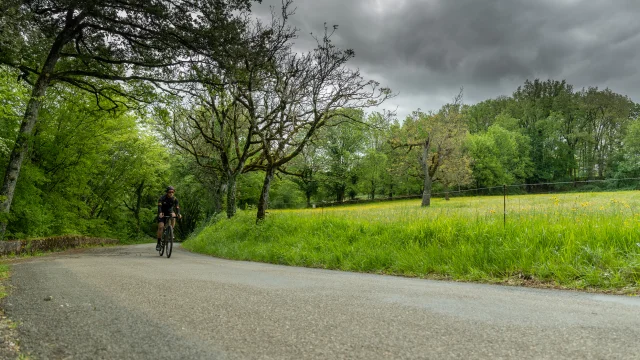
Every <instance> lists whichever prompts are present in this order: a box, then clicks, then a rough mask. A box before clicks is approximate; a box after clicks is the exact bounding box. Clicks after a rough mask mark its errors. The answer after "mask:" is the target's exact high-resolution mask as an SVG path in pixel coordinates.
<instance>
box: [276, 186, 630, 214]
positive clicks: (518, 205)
mask: <svg viewBox="0 0 640 360" xmlns="http://www.w3.org/2000/svg"><path fill="white" fill-rule="evenodd" d="M623 190H640V178H618V179H595V180H576V181H561V182H543V183H525V184H510V185H506V184H505V185H500V186H491V187H477V188H470V189H455V190H447V191H435V192H432V193H431V198H432V199H447V200H448V199H452V198H466V199H468V200H469V201H470V204H468V208H471V209H473V208H474V207H480V206H486V205H482V202H478V203H473V200H475V199H477V198H479V197H481V196H495V197H498V196H500V197H502V199H501V200H502V201H501V204H500V205H501V207H502V209H501V210H502V214H503V216H502V218H503V219H502V220H503V223H505V224H506V222H507V213H508V212H509V211H514V210H521V209H524V208H527V207H530V206H531V205H530V204H527V203H526V202H527V200H526V197H524V198H523V197H520V196H519V195H535V194H572V193H573V194H575V195H576V198H575V199H574V203H575V204H579V203H580V202H581V201H582V204H584V203H585V202H584V201H583V200H584V199H582V200H581V197H583V196H584V194H585V193H595V192H617V191H623ZM422 196H423V195H422V194H411V195H401V196H393V197H380V198H376V199H350V200H345V201H342V202H337V201H317V202H312V203H311V208H314V209H319V210H322V209H324V208H332V207H340V206H348V205H359V204H373V203H381V202H394V201H401V200H412V199H421V198H422ZM514 196H518V198H517V202H516V200H515V199H510V197H514ZM494 200H495V199H494ZM565 200H566V197H565ZM496 203H497V202H496V201H493V202H492V206H493V209H492V210H491V211H492V212H498V211H499V209H497V208H495V205H496ZM305 206H306V205H304V204H300V203H299V202H297V203H295V204H294V203H287V202H282V201H280V202H279V203H278V208H301V207H305ZM436 206H437V205H436ZM270 207H271V206H270ZM272 208H274V207H272ZM536 209H538V210H540V211H545V208H544V205H540V207H539V208H536ZM632 210H633V209H632Z"/></svg>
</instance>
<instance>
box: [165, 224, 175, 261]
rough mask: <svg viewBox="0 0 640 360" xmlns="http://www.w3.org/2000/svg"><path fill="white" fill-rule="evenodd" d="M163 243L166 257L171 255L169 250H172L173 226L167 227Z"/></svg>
mask: <svg viewBox="0 0 640 360" xmlns="http://www.w3.org/2000/svg"><path fill="white" fill-rule="evenodd" d="M164 245H165V247H166V251H167V259H168V258H170V257H171V251H172V250H173V226H169V227H168V228H167V237H166V239H165V241H164Z"/></svg>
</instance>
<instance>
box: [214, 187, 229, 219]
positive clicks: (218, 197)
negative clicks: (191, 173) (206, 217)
mask: <svg viewBox="0 0 640 360" xmlns="http://www.w3.org/2000/svg"><path fill="white" fill-rule="evenodd" d="M226 187H227V184H225V183H224V182H222V181H220V184H219V185H218V186H216V190H215V193H214V194H213V211H214V213H215V214H219V213H221V212H222V196H223V194H224V191H225V189H226Z"/></svg>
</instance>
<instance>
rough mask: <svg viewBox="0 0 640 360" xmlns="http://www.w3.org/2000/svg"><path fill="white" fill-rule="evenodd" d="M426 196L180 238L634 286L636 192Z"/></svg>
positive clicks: (433, 268) (286, 215) (639, 274)
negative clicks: (428, 199)
mask: <svg viewBox="0 0 640 360" xmlns="http://www.w3.org/2000/svg"><path fill="white" fill-rule="evenodd" d="M502 204H503V198H502V197H474V198H455V199H451V200H450V201H445V200H441V199H435V200H434V201H433V202H432V206H431V207H429V208H421V207H420V202H419V200H418V201H401V202H392V203H378V204H372V205H360V206H349V207H337V208H325V209H312V210H311V209H310V210H279V211H271V212H270V213H269V215H268V217H267V219H266V220H265V221H264V222H263V223H261V224H258V225H256V224H255V220H254V219H255V214H254V213H253V212H239V213H238V215H237V216H236V217H234V218H233V219H231V220H227V219H225V220H221V221H219V222H217V223H215V224H213V225H211V226H210V227H208V228H206V229H204V230H202V231H201V232H200V233H199V234H198V235H197V236H195V237H193V238H191V239H189V240H188V241H186V242H185V243H184V246H185V247H186V248H188V249H190V250H192V251H195V252H201V253H205V254H211V255H215V256H220V257H225V258H231V259H240V260H252V261H262V262H270V263H276V264H287V265H297V266H309V267H321V268H329V269H339V270H348V271H361V272H375V273H387V274H397V275H405V276H419V277H443V278H449V279H456V280H467V281H489V282H513V281H515V282H530V283H536V284H552V285H556V286H561V287H567V288H577V289H585V288H598V289H603V290H618V291H624V292H637V291H638V288H639V281H640V209H639V205H640V193H639V192H637V191H635V192H616V193H584V194H568V195H524V196H513V197H509V198H508V200H507V216H506V223H504V222H503V216H504V215H503V208H502V206H503V205H502Z"/></svg>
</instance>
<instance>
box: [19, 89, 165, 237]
mask: <svg viewBox="0 0 640 360" xmlns="http://www.w3.org/2000/svg"><path fill="white" fill-rule="evenodd" d="M31 143H32V146H31V150H30V153H29V158H28V159H27V160H26V161H25V163H24V165H23V168H22V173H21V175H20V181H19V182H18V186H17V188H16V193H15V197H14V203H13V206H12V212H11V216H10V220H11V221H10V223H9V227H8V231H9V237H11V238H28V237H40V236H53V235H64V234H82V235H89V236H104V237H116V238H121V239H131V238H137V237H140V236H142V226H141V225H144V221H145V220H147V221H153V220H152V219H150V217H152V216H153V215H152V213H155V201H156V200H157V198H156V197H155V196H153V197H151V198H150V197H149V193H150V192H151V193H158V190H157V189H158V186H162V183H163V182H164V181H162V180H161V179H162V178H163V177H164V176H165V174H166V170H167V165H166V164H165V163H166V159H167V158H168V154H167V152H166V149H165V148H164V147H163V146H161V145H160V144H159V143H158V142H157V140H155V138H153V137H152V136H150V135H149V134H146V133H144V132H143V131H142V129H141V127H139V126H138V118H137V117H136V116H135V114H134V113H127V112H110V113H107V112H104V111H100V110H99V109H98V108H97V107H96V104H95V98H93V97H90V96H87V95H85V94H83V93H81V92H77V91H71V90H69V89H68V88H64V87H58V88H56V89H54V91H53V92H52V96H51V97H50V98H49V99H48V100H47V101H46V102H45V104H44V107H43V110H42V111H41V121H40V123H39V125H38V126H37V128H36V132H35V135H34V136H33V138H32V140H31ZM141 183H143V184H145V186H144V187H143V189H142V191H141V192H140V197H141V201H140V208H139V209H137V216H138V217H136V213H135V212H134V211H133V208H131V209H130V208H129V207H127V205H129V206H134V204H137V197H138V195H137V194H136V189H137V187H138V186H139V185H140V184H141ZM154 186H155V190H154ZM134 207H135V206H134ZM140 221H142V223H140ZM147 231H148V232H149V233H151V232H152V231H150V229H147Z"/></svg>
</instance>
